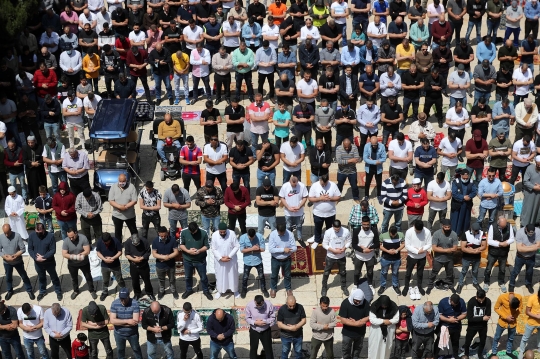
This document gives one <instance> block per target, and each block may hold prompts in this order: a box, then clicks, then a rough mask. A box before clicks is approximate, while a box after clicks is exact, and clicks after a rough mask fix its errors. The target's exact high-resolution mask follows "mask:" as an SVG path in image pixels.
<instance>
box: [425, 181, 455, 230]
mask: <svg viewBox="0 0 540 359" xmlns="http://www.w3.org/2000/svg"><path fill="white" fill-rule="evenodd" d="M445 177H446V172H439V173H437V176H436V178H435V179H434V180H433V181H431V182H429V183H428V185H427V197H428V200H429V217H428V222H427V226H426V228H427V229H429V230H431V228H432V227H433V221H435V217H436V216H437V213H438V214H439V221H440V220H441V219H443V218H446V213H447V211H448V201H449V200H450V198H452V187H451V186H450V183H448V182H447V181H446V180H445V179H444V178H445Z"/></svg>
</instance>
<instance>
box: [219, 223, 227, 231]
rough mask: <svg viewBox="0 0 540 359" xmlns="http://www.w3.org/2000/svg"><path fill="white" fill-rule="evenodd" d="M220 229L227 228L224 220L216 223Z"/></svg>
mask: <svg viewBox="0 0 540 359" xmlns="http://www.w3.org/2000/svg"><path fill="white" fill-rule="evenodd" d="M218 229H219V230H220V231H225V230H226V229H227V224H226V223H225V222H220V223H219V225H218Z"/></svg>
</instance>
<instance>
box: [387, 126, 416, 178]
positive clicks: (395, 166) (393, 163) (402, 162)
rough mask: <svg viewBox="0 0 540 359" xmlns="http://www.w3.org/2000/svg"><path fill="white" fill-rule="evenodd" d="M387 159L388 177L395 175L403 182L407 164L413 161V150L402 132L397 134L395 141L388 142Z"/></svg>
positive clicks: (405, 176)
mask: <svg viewBox="0 0 540 359" xmlns="http://www.w3.org/2000/svg"><path fill="white" fill-rule="evenodd" d="M388 158H389V159H390V176H392V175H394V174H396V175H398V176H399V177H400V178H402V179H403V180H405V179H406V178H407V172H408V171H407V168H408V165H409V162H411V161H412V159H413V148H412V144H411V142H410V141H409V140H406V139H405V135H404V134H403V132H399V133H398V134H397V136H396V139H395V140H392V141H390V144H389V145H388Z"/></svg>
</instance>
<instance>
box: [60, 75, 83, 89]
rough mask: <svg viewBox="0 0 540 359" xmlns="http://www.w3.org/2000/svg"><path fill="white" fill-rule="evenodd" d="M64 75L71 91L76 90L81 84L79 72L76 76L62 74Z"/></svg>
mask: <svg viewBox="0 0 540 359" xmlns="http://www.w3.org/2000/svg"><path fill="white" fill-rule="evenodd" d="M64 75H66V77H67V79H68V86H71V87H72V88H73V91H75V90H76V89H77V86H78V85H79V83H80V82H81V72H77V73H76V74H73V75H70V74H69V73H67V72H64Z"/></svg>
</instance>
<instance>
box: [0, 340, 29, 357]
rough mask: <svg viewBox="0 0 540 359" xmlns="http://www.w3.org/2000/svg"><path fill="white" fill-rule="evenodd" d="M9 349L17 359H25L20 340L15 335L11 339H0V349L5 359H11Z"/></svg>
mask: <svg viewBox="0 0 540 359" xmlns="http://www.w3.org/2000/svg"><path fill="white" fill-rule="evenodd" d="M11 347H13V350H14V351H15V356H16V357H17V359H25V358H24V352H23V348H22V345H21V338H20V337H19V336H18V335H17V336H15V337H13V338H0V349H2V354H3V356H4V358H5V359H12V358H13V357H12V355H11Z"/></svg>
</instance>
